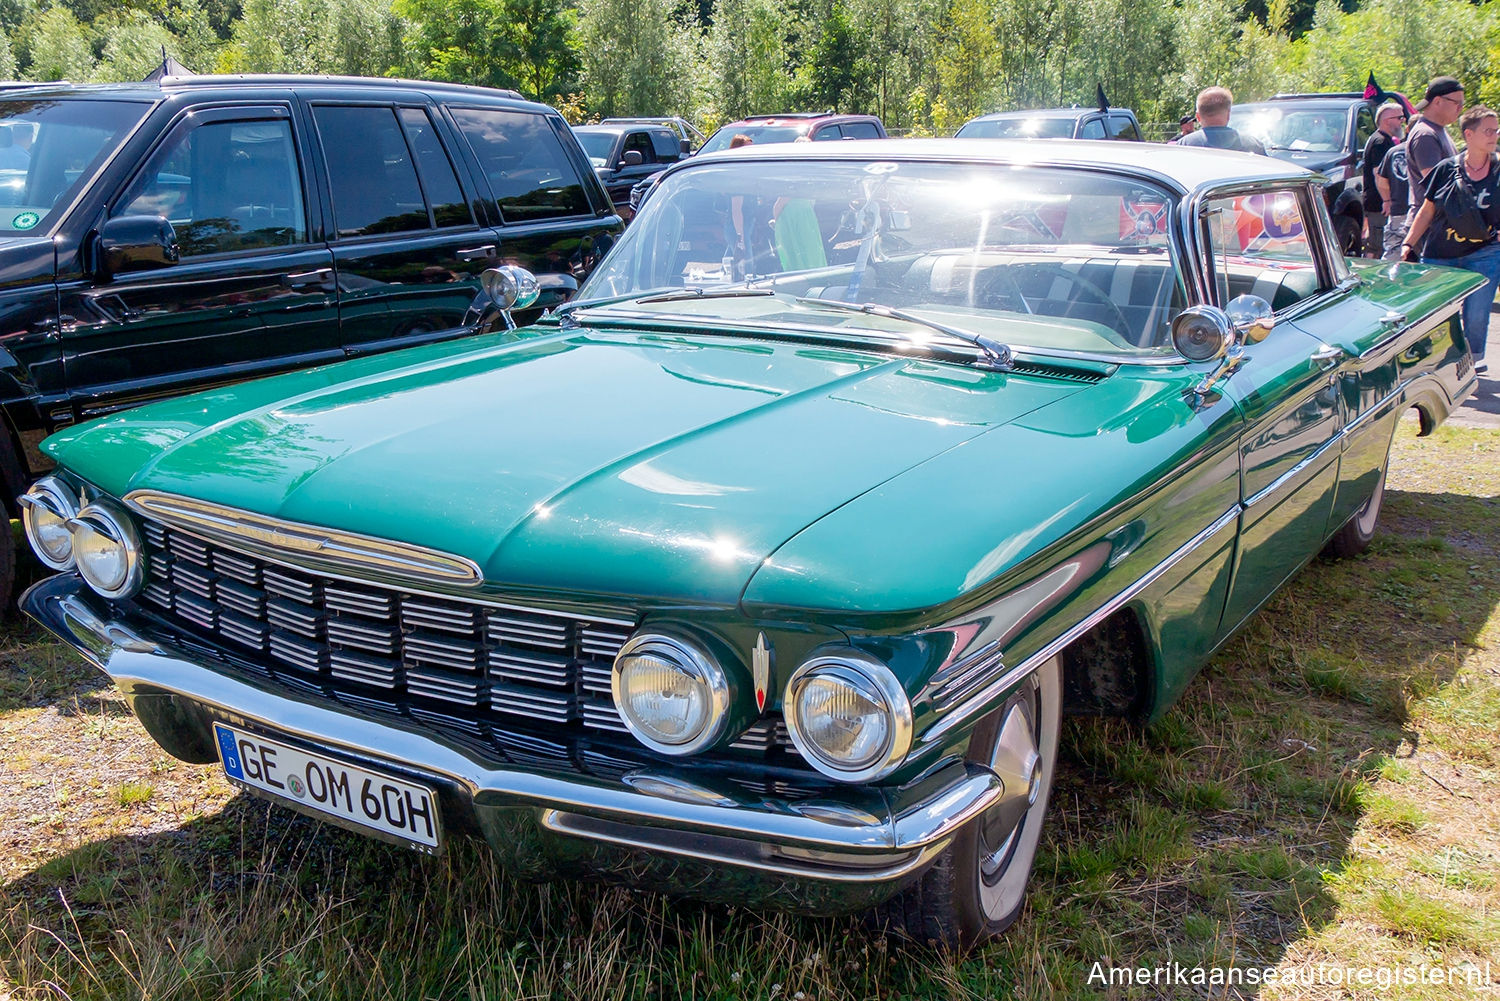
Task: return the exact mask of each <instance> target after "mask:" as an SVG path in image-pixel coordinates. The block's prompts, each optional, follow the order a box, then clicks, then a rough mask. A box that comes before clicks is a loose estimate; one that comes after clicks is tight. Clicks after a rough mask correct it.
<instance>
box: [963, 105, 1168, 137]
mask: <svg viewBox="0 0 1500 1001" xmlns="http://www.w3.org/2000/svg"><path fill="white" fill-rule="evenodd" d="M956 138H958V139H1123V140H1128V141H1130V142H1141V141H1142V139H1141V126H1140V123H1139V122H1138V121H1136V117H1135V112H1134V111H1132V110H1130V109H1129V108H1114V107H1101V108H1080V107H1078V106H1077V105H1074V106H1073V107H1071V108H1039V109H1037V110H1034V111H1000V112H996V113H995V114H993V115H980V116H979V117H978V118H971V119H969V120H968V121H967V122H965V123H964V124H963V127H962V128H960V129H959V130H958V135H957V136H956Z"/></svg>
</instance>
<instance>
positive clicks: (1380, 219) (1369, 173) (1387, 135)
mask: <svg viewBox="0 0 1500 1001" xmlns="http://www.w3.org/2000/svg"><path fill="white" fill-rule="evenodd" d="M1404 124H1405V123H1404V121H1403V117H1402V108H1401V105H1399V104H1397V103H1396V102H1395V101H1387V102H1385V103H1384V104H1382V105H1381V106H1380V107H1379V108H1377V109H1375V131H1374V132H1373V133H1371V135H1370V138H1369V139H1368V140H1367V141H1366V142H1365V159H1364V168H1363V169H1364V201H1365V256H1366V257H1380V256H1381V255H1382V254H1384V253H1385V227H1386V222H1387V220H1388V219H1390V217H1391V206H1390V202H1389V200H1388V199H1387V198H1386V197H1383V196H1382V195H1381V193H1380V187H1379V185H1378V184H1377V183H1376V181H1375V173H1376V171H1377V170H1379V169H1380V165H1381V163H1383V162H1384V161H1385V155H1386V154H1387V153H1389V152H1390V151H1391V147H1393V146H1395V145H1396V144H1397V143H1398V142H1400V141H1401V130H1402V128H1403V126H1404Z"/></svg>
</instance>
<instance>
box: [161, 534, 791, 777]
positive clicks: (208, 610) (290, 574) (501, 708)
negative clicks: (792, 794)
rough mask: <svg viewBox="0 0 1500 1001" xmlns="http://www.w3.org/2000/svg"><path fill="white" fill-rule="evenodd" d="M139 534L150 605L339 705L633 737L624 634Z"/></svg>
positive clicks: (751, 741)
mask: <svg viewBox="0 0 1500 1001" xmlns="http://www.w3.org/2000/svg"><path fill="white" fill-rule="evenodd" d="M142 529H143V531H142V534H143V536H144V538H145V542H146V555H147V565H148V568H149V569H148V574H147V582H146V585H145V587H144V588H143V589H142V592H141V597H142V598H143V599H144V601H145V602H146V603H147V604H148V605H150V606H154V607H155V608H156V609H157V610H158V611H160V612H162V613H164V614H166V615H168V616H169V617H172V618H176V619H178V620H181V621H183V622H186V623H188V624H190V625H192V626H193V627H195V628H196V629H198V630H200V631H203V632H206V633H209V634H212V635H213V636H215V637H216V638H218V639H219V640H221V641H223V642H224V643H225V644H226V645H227V646H228V647H230V648H239V649H241V650H244V651H249V652H251V653H255V654H259V655H262V656H263V657H269V658H270V660H271V661H272V662H273V663H274V664H275V665H276V666H277V667H280V668H289V669H290V672H287V671H278V674H281V675H282V676H283V677H285V676H287V675H288V673H290V675H291V677H290V679H289V680H292V681H294V682H295V681H297V680H299V676H300V680H302V681H304V682H307V683H320V682H321V683H330V684H334V685H342V686H344V687H345V688H347V694H341V696H340V697H342V698H348V699H349V700H350V701H353V702H355V703H363V704H367V705H370V706H372V707H380V708H385V709H393V708H394V709H404V710H406V711H407V712H409V713H410V714H411V715H412V716H414V717H415V718H418V719H431V720H443V721H447V722H453V721H460V722H462V721H467V722H468V723H469V724H470V725H472V724H473V723H474V722H477V721H480V720H486V719H494V720H496V721H497V722H498V721H500V720H502V719H509V720H511V721H512V722H513V723H523V724H536V723H545V724H551V725H553V726H557V725H562V726H572V725H577V726H579V727H582V728H584V729H586V730H595V731H608V732H614V733H622V734H623V733H627V732H628V731H627V730H626V729H625V724H624V722H623V721H622V720H621V719H620V716H619V713H618V712H617V711H616V710H615V707H614V701H613V699H612V698H611V696H610V667H611V665H612V664H613V662H614V658H615V655H616V654H617V653H618V652H619V650H620V647H621V646H622V645H623V644H624V642H625V640H626V638H627V637H628V636H629V635H630V627H628V626H625V625H622V624H619V623H617V622H611V621H591V620H589V619H587V618H584V617H580V616H572V615H566V614H562V613H554V612H546V611H534V610H520V609H510V608H498V607H493V606H486V605H478V604H474V603H472V602H466V601H463V600H459V599H453V598H440V597H431V596H427V595H409V594H404V593H402V592H399V591H395V590H392V589H388V588H384V587H381V586H378V585H374V584H363V583H359V584H356V583H349V582H345V581H340V580H332V579H328V578H323V577H319V576H317V575H315V574H312V573H305V572H302V571H297V570H290V569H287V568H285V567H281V566H278V565H276V564H272V563H268V562H264V561H261V560H258V559H256V558H255V557H253V556H247V555H245V554H243V553H238V552H234V551H231V550H227V549H224V548H223V547H221V546H219V545H217V544H216V543H210V542H206V541H204V540H202V539H200V538H198V537H196V536H193V535H190V534H188V533H186V532H183V531H180V530H178V529H175V528H168V527H166V526H164V525H162V524H161V523H159V522H154V521H146V522H144V523H143V526H142ZM350 686H352V687H350ZM735 746H736V747H742V748H745V749H752V750H762V751H763V750H769V749H771V748H774V747H790V746H791V741H790V739H789V738H788V737H787V734H786V725H785V723H783V722H781V721H780V719H779V718H767V719H764V720H762V721H760V722H759V723H758V724H756V725H755V726H754V727H752V728H751V729H750V730H749V731H747V732H746V733H745V734H744V735H743V736H742V737H741V738H740V739H739V740H738V741H737V742H736V744H735Z"/></svg>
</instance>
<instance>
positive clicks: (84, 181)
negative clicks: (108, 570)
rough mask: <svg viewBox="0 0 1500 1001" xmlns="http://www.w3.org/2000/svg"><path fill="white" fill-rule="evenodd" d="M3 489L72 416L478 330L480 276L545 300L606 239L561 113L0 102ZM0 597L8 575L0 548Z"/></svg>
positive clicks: (190, 85) (174, 86) (184, 98)
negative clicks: (534, 277)
mask: <svg viewBox="0 0 1500 1001" xmlns="http://www.w3.org/2000/svg"><path fill="white" fill-rule="evenodd" d="M0 126H9V128H8V129H7V130H6V131H5V134H4V138H7V139H9V138H12V136H19V137H21V139H26V138H29V139H31V142H30V144H29V145H30V150H29V152H23V151H22V150H21V149H20V146H19V143H20V140H19V139H18V140H15V143H16V145H11V146H9V147H8V148H6V149H0V154H6V155H8V156H15V157H18V159H17V160H15V161H14V165H12V163H13V161H12V160H10V159H6V160H4V163H5V164H6V165H7V167H6V169H4V170H0V269H3V270H4V273H5V275H6V281H5V288H4V290H3V291H0V316H3V317H4V320H3V325H0V347H3V348H4V353H3V356H0V357H3V377H0V410H3V413H4V416H5V427H4V433H3V434H0V484H3V487H4V493H5V496H6V498H7V499H6V501H5V504H6V507H7V509H8V510H9V514H10V516H18V515H19V511H18V509H16V508H15V506H14V505H15V502H14V498H15V497H16V496H17V495H19V494H20V493H21V492H22V491H23V490H25V489H26V486H27V484H28V483H29V482H30V481H31V479H32V478H33V477H35V476H37V475H39V474H40V473H42V472H45V471H46V470H47V469H48V468H50V462H49V461H48V460H46V459H44V458H43V457H42V456H41V455H40V454H39V453H38V452H37V450H36V444H37V443H38V442H39V441H40V440H41V439H42V438H43V437H44V436H45V435H46V434H47V433H49V432H51V431H54V430H56V429H57V428H59V427H63V426H66V425H68V424H71V423H73V422H74V421H78V420H84V419H86V418H90V417H95V416H98V415H100V414H107V413H111V412H114V411H116V410H120V409H123V408H126V407H132V406H136V405H138V404H141V403H143V402H145V401H147V400H152V399H157V398H160V397H167V396H175V395H179V394H181V393H184V392H187V391H189V390H193V389H199V388H203V387H206V386H213V385H218V384H222V383H227V382H232V381H236V380H240V379H245V378H248V377H250V376H255V375H261V374H265V373H268V372H273V371H277V370H282V369H289V368H298V367H302V366H306V365H313V364H317V363H321V362H327V361H333V360H336V359H342V358H346V357H349V356H351V355H359V354H367V353H370V352H374V351H385V350H389V349H391V348H398V347H406V346H410V345H414V344H421V343H424V342H427V341H434V340H443V339H447V338H452V337H457V336H460V335H466V334H472V333H474V332H475V331H476V330H477V329H480V328H481V327H484V326H487V325H488V324H489V323H491V322H493V321H494V320H495V316H494V315H493V310H490V311H489V312H488V313H486V312H484V311H483V310H482V309H481V308H480V307H482V306H483V305H484V304H485V303H486V302H487V300H485V299H484V297H483V295H482V292H481V289H480V284H479V279H480V274H481V273H482V272H483V271H484V270H485V269H487V268H493V267H494V266H496V265H497V264H502V263H515V264H520V265H525V266H526V267H528V268H530V269H531V270H533V271H535V272H536V273H537V274H538V277H539V280H540V282H541V283H542V285H543V286H544V288H545V292H544V298H543V300H542V301H543V303H547V304H556V303H558V302H561V301H563V300H564V299H565V298H567V296H569V295H570V294H571V293H572V292H573V291H574V290H576V288H577V283H578V281H579V280H580V279H582V278H584V277H585V276H586V275H587V274H588V272H589V270H590V269H591V268H592V267H593V265H594V262H595V261H596V260H597V258H598V257H600V256H602V254H603V252H604V250H606V249H607V248H608V246H609V243H610V242H611V240H612V239H613V237H614V235H615V234H616V233H617V232H618V231H619V224H618V221H617V220H615V219H614V217H613V210H612V208H611V207H610V203H609V201H608V199H607V197H606V196H605V193H604V190H603V189H602V188H601V187H600V186H599V183H598V181H597V179H596V178H595V177H594V174H593V171H591V170H589V169H588V166H587V161H585V160H584V158H583V153H582V151H581V150H580V149H579V148H578V145H577V143H576V142H575V141H574V140H573V136H572V133H571V132H570V131H568V128H567V126H566V125H565V124H564V122H563V121H562V118H561V117H560V116H559V115H558V114H557V112H555V111H553V110H552V109H550V108H547V107H545V106H543V105H539V104H532V103H530V102H527V101H523V100H520V98H519V96H518V95H516V94H515V93H513V92H502V91H495V90H488V89H483V88H476V87H460V86H453V85H447V84H432V83H414V82H410V81H399V80H364V79H340V78H336V77H317V78H312V77H291V76H287V77H275V76H265V77H253V76H252V77H212V76H203V77H179V78H169V79H167V80H164V81H159V82H154V83H138V84H125V85H111V86H55V85H54V86H47V87H36V88H31V89H28V90H26V91H25V92H19V91H17V92H14V93H11V94H9V95H7V96H5V97H4V98H3V99H0ZM0 539H3V541H0V605H4V604H8V602H9V594H10V587H11V580H12V570H13V564H14V552H13V546H12V543H11V539H10V536H9V535H8V534H5V535H3V536H0Z"/></svg>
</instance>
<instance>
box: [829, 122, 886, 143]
mask: <svg viewBox="0 0 1500 1001" xmlns="http://www.w3.org/2000/svg"><path fill="white" fill-rule="evenodd" d="M839 128H841V129H843V130H844V138H845V139H879V138H880V131H879V130H878V129H876V128H875V123H874V122H845V123H844V124H843V125H840V126H839Z"/></svg>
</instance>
